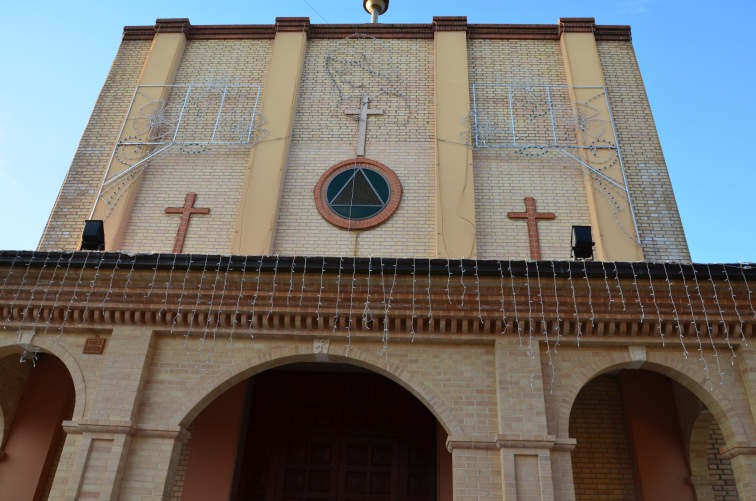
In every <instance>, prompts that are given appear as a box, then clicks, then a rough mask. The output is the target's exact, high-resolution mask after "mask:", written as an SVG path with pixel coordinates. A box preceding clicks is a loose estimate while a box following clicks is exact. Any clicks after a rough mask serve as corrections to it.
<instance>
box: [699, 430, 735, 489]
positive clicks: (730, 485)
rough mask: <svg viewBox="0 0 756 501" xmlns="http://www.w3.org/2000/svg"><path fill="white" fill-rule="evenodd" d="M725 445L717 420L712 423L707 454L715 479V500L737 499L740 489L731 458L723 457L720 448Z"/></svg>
mask: <svg viewBox="0 0 756 501" xmlns="http://www.w3.org/2000/svg"><path fill="white" fill-rule="evenodd" d="M724 446H725V441H724V437H723V436H722V430H721V429H720V428H719V426H718V425H717V423H716V422H714V423H712V425H711V429H710V431H709V444H708V448H707V454H706V462H707V463H708V465H709V477H710V479H711V480H712V481H713V484H712V489H713V490H714V499H715V501H737V500H738V499H740V498H739V497H738V489H737V487H736V486H735V477H734V476H733V473H732V465H731V464H730V460H729V459H727V458H723V457H722V455H721V454H719V450H720V449H721V448H722V447H724Z"/></svg>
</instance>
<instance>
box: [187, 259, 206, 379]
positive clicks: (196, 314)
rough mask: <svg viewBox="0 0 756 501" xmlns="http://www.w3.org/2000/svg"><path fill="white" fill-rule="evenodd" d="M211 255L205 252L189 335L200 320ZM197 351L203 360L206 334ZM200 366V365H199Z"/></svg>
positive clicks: (201, 339) (190, 319)
mask: <svg viewBox="0 0 756 501" xmlns="http://www.w3.org/2000/svg"><path fill="white" fill-rule="evenodd" d="M209 257H210V255H209V254H205V264H203V265H202V274H201V275H200V279H199V283H198V284H197V299H196V300H195V302H194V309H193V311H192V312H191V316H190V318H189V329H187V332H186V335H187V336H189V335H191V333H192V329H193V328H194V319H195V318H197V319H198V320H199V312H198V311H197V310H199V306H200V305H201V304H202V285H203V284H204V283H205V274H206V273H207V260H208V258H209ZM197 351H198V353H199V360H200V361H202V359H203V357H204V355H205V336H204V334H203V335H202V336H201V337H200V343H199V346H198V348H197ZM197 368H199V366H197Z"/></svg>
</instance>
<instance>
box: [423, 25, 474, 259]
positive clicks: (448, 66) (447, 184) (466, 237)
mask: <svg viewBox="0 0 756 501" xmlns="http://www.w3.org/2000/svg"><path fill="white" fill-rule="evenodd" d="M433 26H434V29H435V34H434V42H435V54H436V56H435V70H436V74H435V89H436V92H435V98H436V257H440V258H444V257H454V258H461V257H465V258H475V257H476V255H477V248H476V242H475V235H476V221H475V189H474V185H473V172H472V151H471V150H470V148H468V147H467V146H466V145H465V144H462V141H461V139H460V131H461V130H462V127H463V125H462V124H463V121H464V118H465V116H466V115H467V114H468V113H469V112H470V83H469V78H468V65H467V18H466V17H434V18H433Z"/></svg>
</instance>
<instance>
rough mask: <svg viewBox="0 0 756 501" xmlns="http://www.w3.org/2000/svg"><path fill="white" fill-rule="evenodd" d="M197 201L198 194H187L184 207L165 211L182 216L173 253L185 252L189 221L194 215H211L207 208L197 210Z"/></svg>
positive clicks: (169, 208) (170, 208)
mask: <svg viewBox="0 0 756 501" xmlns="http://www.w3.org/2000/svg"><path fill="white" fill-rule="evenodd" d="M196 199H197V194H196V193H187V194H186V198H184V206H183V207H168V208H167V209H165V213H166V214H181V222H180V223H179V227H178V231H177V232H176V241H175V243H174V244H173V253H174V254H181V252H182V251H183V250H184V241H185V240H186V232H187V230H188V229H189V220H190V219H191V217H192V215H193V214H210V209H207V208H195V207H194V201H195V200H196Z"/></svg>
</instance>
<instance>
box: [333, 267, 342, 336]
mask: <svg viewBox="0 0 756 501" xmlns="http://www.w3.org/2000/svg"><path fill="white" fill-rule="evenodd" d="M343 264H344V258H343V257H341V256H339V272H338V275H337V276H336V309H335V311H334V314H333V332H336V330H337V329H338V328H339V303H340V302H341V273H342V270H343Z"/></svg>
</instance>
